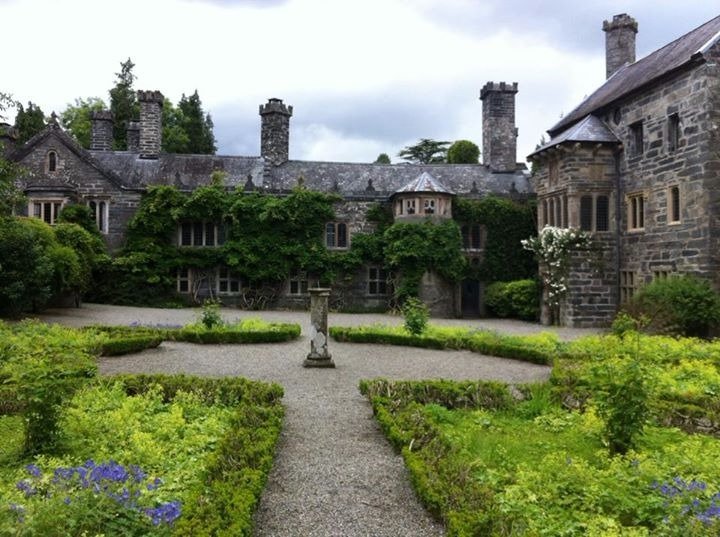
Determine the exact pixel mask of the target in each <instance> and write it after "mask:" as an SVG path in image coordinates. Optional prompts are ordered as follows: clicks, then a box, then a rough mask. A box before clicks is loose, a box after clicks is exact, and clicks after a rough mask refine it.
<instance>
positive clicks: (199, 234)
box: [193, 222, 204, 246]
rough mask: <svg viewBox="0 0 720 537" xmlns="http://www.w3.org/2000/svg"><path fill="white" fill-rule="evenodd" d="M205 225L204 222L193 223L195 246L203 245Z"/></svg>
mask: <svg viewBox="0 0 720 537" xmlns="http://www.w3.org/2000/svg"><path fill="white" fill-rule="evenodd" d="M203 227H204V226H203V224H202V222H195V223H193V246H202V245H203Z"/></svg>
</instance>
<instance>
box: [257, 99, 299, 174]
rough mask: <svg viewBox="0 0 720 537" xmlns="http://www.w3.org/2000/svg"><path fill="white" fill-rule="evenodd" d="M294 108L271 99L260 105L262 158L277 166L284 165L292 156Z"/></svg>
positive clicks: (280, 100)
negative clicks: (291, 128) (291, 127)
mask: <svg viewBox="0 0 720 537" xmlns="http://www.w3.org/2000/svg"><path fill="white" fill-rule="evenodd" d="M292 113H293V107H292V106H286V105H285V104H283V102H282V99H277V98H271V99H268V102H267V103H266V104H264V105H263V104H261V105H260V122H261V128H260V156H262V157H263V158H264V159H265V160H267V161H268V162H270V163H271V164H273V165H275V166H279V165H281V164H284V163H286V162H287V161H288V159H289V154H290V118H291V117H292Z"/></svg>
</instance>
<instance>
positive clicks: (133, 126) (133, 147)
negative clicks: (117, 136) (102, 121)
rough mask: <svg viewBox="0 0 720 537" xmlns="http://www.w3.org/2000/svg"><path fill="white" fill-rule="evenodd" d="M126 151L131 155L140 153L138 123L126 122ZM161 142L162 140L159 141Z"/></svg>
mask: <svg viewBox="0 0 720 537" xmlns="http://www.w3.org/2000/svg"><path fill="white" fill-rule="evenodd" d="M126 136H127V150H128V151H130V152H131V153H139V152H140V122H139V121H128V125H127V134H126ZM161 142H162V140H161Z"/></svg>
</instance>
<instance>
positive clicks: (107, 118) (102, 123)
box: [90, 110, 113, 151]
mask: <svg viewBox="0 0 720 537" xmlns="http://www.w3.org/2000/svg"><path fill="white" fill-rule="evenodd" d="M90 123H91V127H92V129H91V132H90V149H92V150H93V151H110V150H111V149H112V143H113V114H112V112H110V110H95V111H93V112H91V113H90Z"/></svg>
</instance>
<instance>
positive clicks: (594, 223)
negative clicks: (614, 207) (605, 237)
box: [578, 192, 611, 233]
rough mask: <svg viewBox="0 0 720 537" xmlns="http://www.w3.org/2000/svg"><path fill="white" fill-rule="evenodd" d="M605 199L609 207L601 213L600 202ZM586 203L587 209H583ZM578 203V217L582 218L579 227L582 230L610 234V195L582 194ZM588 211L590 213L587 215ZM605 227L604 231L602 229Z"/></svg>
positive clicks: (602, 193) (600, 193)
mask: <svg viewBox="0 0 720 537" xmlns="http://www.w3.org/2000/svg"><path fill="white" fill-rule="evenodd" d="M603 198H604V200H605V202H606V204H607V205H606V206H605V210H604V211H601V210H600V202H601V200H602V199H603ZM588 199H589V201H590V203H589V205H587V203H586V202H587V200H588ZM584 202H585V207H583V204H584ZM578 203H579V205H578V215H579V217H580V221H579V222H578V225H579V228H580V229H581V230H583V231H589V232H591V233H608V232H609V231H610V221H611V203H610V194H609V193H605V192H594V193H592V194H582V195H581V196H580V197H579V200H578ZM583 209H585V210H583ZM588 209H589V211H590V212H589V214H588V213H587V210H588ZM603 222H604V224H605V225H604V226H602V225H601V223H603ZM588 224H589V225H588ZM603 227H604V229H601V228H603Z"/></svg>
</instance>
